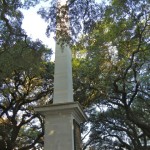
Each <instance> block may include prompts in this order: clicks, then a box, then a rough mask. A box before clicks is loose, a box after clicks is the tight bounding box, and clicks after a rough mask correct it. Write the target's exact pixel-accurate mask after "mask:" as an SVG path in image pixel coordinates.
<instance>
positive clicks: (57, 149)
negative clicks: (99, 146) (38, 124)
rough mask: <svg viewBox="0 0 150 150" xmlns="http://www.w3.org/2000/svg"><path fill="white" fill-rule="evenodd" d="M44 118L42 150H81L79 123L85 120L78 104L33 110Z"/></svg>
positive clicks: (64, 104)
mask: <svg viewBox="0 0 150 150" xmlns="http://www.w3.org/2000/svg"><path fill="white" fill-rule="evenodd" d="M35 110H36V111H37V112H39V113H40V114H42V115H44V116H45V135H44V150H81V143H80V142H81V139H80V126H79V125H80V123H82V122H84V121H86V120H87V117H86V115H85V114H84V113H83V110H82V108H81V106H80V104H79V103H78V102H69V103H68V102H67V103H57V104H51V105H46V106H43V107H37V108H35Z"/></svg>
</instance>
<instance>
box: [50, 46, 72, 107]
mask: <svg viewBox="0 0 150 150" xmlns="http://www.w3.org/2000/svg"><path fill="white" fill-rule="evenodd" d="M66 102H73V83H72V55H71V49H70V48H69V46H68V45H67V46H66V45H64V46H63V47H61V46H60V45H59V44H57V43H56V50H55V74H54V100H53V103H54V104H56V103H66Z"/></svg>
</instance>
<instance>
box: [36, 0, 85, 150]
mask: <svg viewBox="0 0 150 150" xmlns="http://www.w3.org/2000/svg"><path fill="white" fill-rule="evenodd" d="M60 1H62V0H60ZM64 1H65V2H66V0H64ZM64 1H63V4H64ZM65 4H66V3H65ZM63 23H64V20H63ZM66 25H68V23H66ZM60 27H61V24H58V25H57V27H56V29H58V30H59V29H60ZM65 29H68V26H67V27H66V28H65ZM60 30H61V29H60ZM56 32H57V31H56ZM64 32H65V33H66V34H67V33H68V32H69V31H66V30H64ZM56 34H57V33H56ZM57 41H58V39H57ZM35 110H36V111H37V112H39V113H41V114H43V115H44V116H45V135H44V150H81V139H80V123H82V122H84V121H86V119H87V117H86V115H85V114H84V113H83V110H82V108H81V106H80V104H79V103H78V102H74V100H73V82H72V55H71V49H70V47H69V45H67V44H65V43H64V44H63V45H62V44H61V43H58V42H56V49H55V73H54V99H53V104H51V105H46V106H43V107H37V108H35Z"/></svg>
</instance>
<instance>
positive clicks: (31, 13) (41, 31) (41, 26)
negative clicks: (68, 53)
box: [22, 4, 55, 61]
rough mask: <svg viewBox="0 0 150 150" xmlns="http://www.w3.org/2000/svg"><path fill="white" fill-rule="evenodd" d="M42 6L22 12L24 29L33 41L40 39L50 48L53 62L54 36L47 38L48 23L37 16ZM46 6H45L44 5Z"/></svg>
mask: <svg viewBox="0 0 150 150" xmlns="http://www.w3.org/2000/svg"><path fill="white" fill-rule="evenodd" d="M41 5H42V4H40V5H37V6H36V7H32V8H30V9H29V10H22V12H23V15H24V19H23V23H22V28H23V29H24V30H25V31H26V33H27V35H28V36H29V37H31V38H32V39H33V40H36V39H39V40H41V41H42V42H43V44H45V45H46V46H47V47H48V48H51V49H52V50H53V53H54V54H53V56H52V58H51V59H52V61H53V60H54V57H55V52H54V50H55V41H54V39H53V35H52V36H51V37H50V38H48V37H47V36H46V34H45V33H46V28H47V23H46V22H45V21H44V19H42V18H41V16H40V15H38V14H37V11H38V9H39V8H40V7H41ZM43 5H44V4H43Z"/></svg>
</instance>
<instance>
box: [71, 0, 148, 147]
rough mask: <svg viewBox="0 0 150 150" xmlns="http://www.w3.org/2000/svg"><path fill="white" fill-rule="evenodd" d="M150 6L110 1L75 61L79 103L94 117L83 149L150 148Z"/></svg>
mask: <svg viewBox="0 0 150 150" xmlns="http://www.w3.org/2000/svg"><path fill="white" fill-rule="evenodd" d="M149 6H150V3H149V1H146V0H145V1H136V0H130V1H128V0H126V1H118V0H114V1H111V2H110V4H109V5H108V6H106V8H105V14H104V16H103V19H102V20H100V21H98V22H97V23H96V25H95V28H94V30H92V31H91V32H90V34H89V35H85V36H83V38H82V39H81V41H80V42H79V44H78V45H77V47H76V53H77V54H78V53H80V51H79V49H83V50H84V51H85V50H86V52H85V54H84V57H83V58H82V59H81V58H79V57H78V58H77V57H76V58H74V59H75V60H74V61H73V62H75V63H74V65H75V68H74V69H73V71H74V81H75V82H74V89H75V99H76V100H79V101H80V102H81V103H82V105H84V107H85V108H86V110H87V113H89V116H90V117H89V122H90V124H91V134H90V138H89V140H88V142H87V143H86V145H85V147H84V149H85V148H86V146H87V145H95V146H96V149H100V147H101V148H102V149H104V148H107V149H122V148H127V149H134V150H137V149H141V150H142V149H148V145H147V143H148V142H149V140H150V139H149V138H150V134H149V133H150V130H149V126H150V120H149V115H150V111H149V104H150V102H149V99H150V97H149V96H150V95H149V94H148V93H149V88H148V87H149V80H150V78H149V58H150V51H149V47H150V43H149V36H150V32H149V21H150V18H149V8H148V7H149ZM76 65H77V66H78V67H76ZM104 145H105V146H104Z"/></svg>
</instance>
